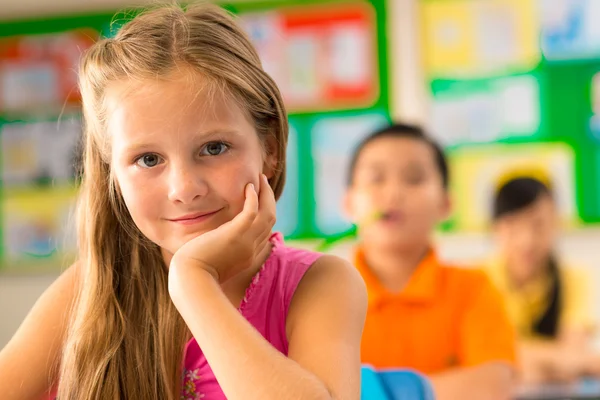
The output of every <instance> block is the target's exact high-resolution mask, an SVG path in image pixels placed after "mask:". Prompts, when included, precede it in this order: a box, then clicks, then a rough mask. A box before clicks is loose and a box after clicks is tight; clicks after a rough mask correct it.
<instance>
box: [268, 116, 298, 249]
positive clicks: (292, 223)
mask: <svg viewBox="0 0 600 400" xmlns="http://www.w3.org/2000/svg"><path fill="white" fill-rule="evenodd" d="M298 151H299V149H298V131H297V129H296V128H295V126H294V125H293V123H292V121H290V132H289V136H288V146H287V154H286V182H285V187H284V189H283V193H282V195H281V198H280V199H279V201H278V202H277V223H276V224H275V228H274V230H275V231H278V232H281V233H282V234H283V235H284V236H286V237H287V236H292V235H294V233H295V232H296V229H297V227H298V213H299V207H298V202H299V201H300V199H299V195H300V187H299V185H300V176H299V165H298Z"/></svg>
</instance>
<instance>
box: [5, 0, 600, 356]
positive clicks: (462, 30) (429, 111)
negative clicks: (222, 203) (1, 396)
mask: <svg viewBox="0 0 600 400" xmlns="http://www.w3.org/2000/svg"><path fill="white" fill-rule="evenodd" d="M151 3H152V2H151V1H142V0H137V1H133V0H130V1H128V0H86V1H85V2H83V1H80V0H53V1H51V2H40V1H38V0H0V177H1V185H0V347H2V346H3V345H4V344H5V343H6V342H7V341H8V340H9V338H10V336H11V335H12V334H13V333H14V331H15V330H16V328H17V326H18V325H19V323H20V322H21V320H22V319H23V317H24V316H25V314H26V313H27V311H28V310H29V308H30V307H31V305H32V304H33V303H34V301H35V300H36V298H37V297H38V296H39V295H40V294H41V292H42V291H43V290H44V289H45V288H46V287H47V286H48V285H49V284H50V282H52V281H53V280H54V279H55V278H56V276H58V274H59V273H60V271H61V270H62V269H63V268H65V267H66V266H67V265H69V263H71V262H72V261H73V259H74V257H75V253H76V242H75V238H74V234H73V228H74V220H73V215H72V208H73V204H74V201H75V198H76V194H77V186H76V182H75V181H74V176H75V172H76V170H77V163H78V148H79V147H78V145H79V138H80V135H81V119H80V110H79V96H78V92H77V88H76V78H77V72H76V71H77V64H78V59H79V57H80V54H81V52H82V51H84V50H85V49H86V48H87V47H88V46H90V45H91V44H92V43H93V42H94V41H95V40H96V39H97V38H98V37H101V36H110V35H113V34H114V33H115V32H116V31H117V30H118V28H119V26H120V25H121V24H122V23H123V22H124V21H126V20H127V18H128V17H130V16H131V13H130V12H123V11H122V10H123V9H124V8H126V7H132V6H137V5H144V4H151ZM224 5H225V6H226V7H227V8H228V9H230V10H231V11H233V12H234V13H236V14H238V15H240V17H241V20H242V23H243V25H244V27H245V28H246V30H247V32H248V33H249V34H250V36H251V37H252V39H253V41H254V43H255V44H256V47H257V49H258V51H259V53H260V55H261V58H262V60H263V64H264V67H265V69H266V70H267V71H268V72H269V73H270V74H271V75H272V76H273V77H274V79H275V80H276V81H277V82H278V84H279V85H280V88H281V90H282V92H283V94H284V97H285V100H286V102H287V106H288V109H289V114H290V126H291V128H290V143H289V148H288V152H289V155H288V168H289V169H288V183H287V186H286V190H285V192H284V196H283V198H282V199H281V201H280V202H279V204H278V208H279V209H278V218H279V219H278V222H277V229H278V230H280V231H282V232H283V233H284V234H285V235H286V237H287V238H288V240H290V241H292V242H295V244H296V245H300V246H305V247H309V248H310V247H313V248H314V247H316V246H318V245H319V244H320V243H321V242H322V241H323V240H324V239H327V238H330V239H331V238H335V237H338V236H340V235H342V236H344V235H345V234H346V233H351V232H352V229H353V228H352V225H351V223H350V222H349V221H348V220H347V218H346V217H345V215H344V213H343V211H342V207H341V197H342V194H343V190H344V185H345V172H346V167H347V163H348V161H349V160H348V155H349V154H350V152H351V150H352V148H353V146H354V145H355V144H356V143H357V142H358V141H359V140H360V139H361V138H362V137H363V136H364V135H366V134H368V133H370V132H371V131H372V130H373V129H375V128H377V127H379V126H382V125H384V124H386V123H387V122H388V121H390V120H391V119H393V120H402V121H405V122H410V123H417V124H422V125H424V126H425V127H426V128H427V129H428V130H429V131H430V133H431V134H432V135H433V136H434V137H435V138H436V139H437V140H439V141H440V143H442V144H443V145H444V147H445V148H446V149H447V151H448V156H449V158H450V161H451V173H452V183H451V190H452V196H453V207H454V211H453V214H452V216H451V218H450V219H449V220H448V221H447V222H446V223H445V224H444V225H443V226H442V227H440V230H439V238H438V243H439V246H440V250H441V251H440V253H441V256H442V257H443V258H446V259H448V260H456V261H460V262H468V263H470V264H472V265H476V264H477V263H478V262H479V261H480V260H482V259H484V258H485V257H487V256H488V255H489V252H490V251H491V245H490V235H489V212H490V205H491V196H492V194H493V192H494V190H495V189H496V188H497V186H498V184H499V182H502V181H503V180H504V179H506V177H507V176H508V174H511V173H514V172H515V171H518V172H520V173H528V174H532V175H534V176H538V177H543V178H544V179H548V180H550V181H552V183H553V185H554V190H555V192H556V197H557V201H558V205H559V209H560V213H561V219H562V222H563V226H564V235H563V236H562V238H561V241H560V243H559V249H560V250H561V251H562V255H563V257H564V258H565V259H568V260H569V261H570V264H574V265H578V266H579V265H581V266H584V267H586V268H587V269H589V270H591V271H593V272H594V275H593V276H594V283H595V284H596V285H598V286H599V287H600V275H599V274H598V273H597V271H598V268H599V267H600V265H599V264H600V261H599V260H598V257H597V254H598V252H597V251H596V249H597V247H598V243H600V225H599V224H598V223H599V222H600V25H599V24H598V23H597V21H598V20H600V1H598V0H486V1H469V0H370V1H361V0H332V1H327V0H320V1H306V0H290V1H284V0H266V1H265V0H260V1H232V2H229V3H227V4H224ZM594 26H596V28H594ZM350 246H351V240H350V241H342V242H340V244H338V245H335V246H333V247H332V248H331V251H333V252H335V253H337V254H340V255H342V256H345V255H347V254H348V250H349V248H350ZM570 264H569V265H570ZM595 315H596V316H597V317H598V319H600V312H598V311H595Z"/></svg>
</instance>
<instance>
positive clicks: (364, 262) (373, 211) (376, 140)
mask: <svg viewBox="0 0 600 400" xmlns="http://www.w3.org/2000/svg"><path fill="white" fill-rule="evenodd" d="M448 182H449V173H448V166H447V162H446V158H445V156H444V153H443V151H442V150H441V149H440V147H439V146H438V145H437V144H436V143H435V142H434V141H433V140H432V139H430V138H429V137H428V136H427V135H426V134H425V133H424V132H423V130H422V129H421V128H419V127H416V126H411V125H401V124H396V125H392V126H389V127H386V128H384V129H382V130H380V131H377V132H374V133H373V134H371V135H370V136H369V137H367V138H366V139H365V140H364V141H363V142H362V143H360V144H359V146H358V148H357V149H356V151H355V154H354V157H353V159H352V162H351V164H350V170H349V176H348V189H347V194H346V202H345V203H346V204H345V206H346V210H347V213H348V215H349V216H350V217H351V218H352V219H353V220H354V222H355V223H356V225H357V226H358V235H359V239H360V244H359V246H358V248H357V250H356V254H355V260H354V261H355V265H356V267H357V268H358V270H359V271H360V272H361V274H362V276H363V279H364V280H365V282H366V284H367V291H368V311H367V320H366V324H365V330H364V334H363V340H362V344H361V358H362V361H363V362H364V363H368V364H372V365H373V366H375V367H376V368H412V369H415V370H417V371H420V372H422V373H424V374H427V375H428V376H429V377H430V378H431V382H432V384H433V388H434V391H435V394H436V398H437V399H438V400H454V399H461V400H469V399H473V400H480V399H508V398H509V397H510V388H511V381H512V376H511V375H512V364H513V361H514V353H515V348H514V346H515V342H514V332H513V328H512V326H511V325H510V322H509V320H508V317H507V316H506V314H505V311H504V308H503V306H502V299H501V297H500V295H499V293H498V292H497V291H496V290H494V288H493V286H492V284H491V283H490V282H489V281H488V279H487V277H486V276H485V274H484V273H482V272H481V271H476V270H473V269H471V270H469V269H465V268H458V267H455V266H450V265H448V264H447V263H446V262H444V261H442V260H441V259H440V258H438V257H437V254H436V252H435V246H433V234H434V230H435V227H436V225H437V224H438V223H439V222H440V221H442V220H443V219H444V218H446V216H447V214H448V213H449V210H450V199H449V194H448V190H447V189H448Z"/></svg>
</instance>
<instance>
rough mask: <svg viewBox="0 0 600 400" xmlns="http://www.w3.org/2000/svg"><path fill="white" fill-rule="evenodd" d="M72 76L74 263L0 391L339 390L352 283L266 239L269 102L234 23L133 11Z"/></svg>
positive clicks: (277, 128) (344, 395)
mask: <svg viewBox="0 0 600 400" xmlns="http://www.w3.org/2000/svg"><path fill="white" fill-rule="evenodd" d="M80 86H81V92H82V97H83V110H84V117H85V121H86V133H85V150H84V164H83V181H82V187H81V199H80V204H79V220H78V224H79V226H78V228H79V240H80V242H79V246H80V258H79V261H78V262H77V263H76V264H75V265H73V266H72V267H71V268H69V269H68V270H67V271H66V272H65V273H64V274H63V275H62V276H61V277H60V278H59V279H58V280H57V281H56V282H55V283H54V284H53V285H52V286H51V287H50V288H49V289H48V290H47V291H46V293H45V294H44V295H43V296H42V297H41V299H40V300H39V301H38V303H37V304H36V306H35V307H34V308H33V309H32V311H31V312H30V315H29V316H28V317H27V319H26V320H25V322H24V323H23V325H22V326H21V327H20V329H19V331H18V332H17V334H16V335H15V337H14V338H13V339H12V341H11V342H10V343H9V344H8V345H7V347H6V348H5V349H4V350H3V351H2V353H0V397H1V398H2V399H4V400H13V399H40V398H42V397H44V395H45V394H46V395H48V394H49V392H53V391H54V390H53V388H54V387H56V388H57V391H58V398H59V399H61V400H70V399H77V400H80V399H160V400H162V399H171V400H174V399H186V400H187V399H200V398H202V399H225V398H228V399H278V400H279V399H332V398H335V399H357V398H358V397H359V394H360V390H359V376H360V355H359V348H360V337H361V333H362V325H363V322H364V317H365V312H366V310H365V308H366V293H365V288H364V284H363V283H362V281H361V279H360V276H359V275H358V274H357V273H356V272H355V271H354V270H353V268H351V267H350V266H349V265H347V264H346V263H345V262H344V261H342V260H340V259H338V258H334V257H330V256H320V255H318V254H316V253H311V252H306V251H301V250H295V249H292V248H288V247H286V246H285V245H284V244H283V242H282V239H281V236H280V235H278V234H275V235H272V234H271V229H272V227H273V224H274V222H275V199H276V198H278V197H279V196H280V195H281V192H282V189H283V183H284V180H285V149H286V139H287V132H288V127H287V120H286V113H285V109H284V106H283V102H282V99H281V96H280V93H279V91H278V89H277V87H276V86H275V84H274V83H273V81H272V80H271V78H270V77H269V76H268V75H267V74H266V73H265V72H264V71H263V69H262V68H261V65H260V61H259V59H258V56H257V54H256V52H255V50H254V49H253V48H252V46H251V44H250V42H249V40H248V38H247V37H246V35H245V34H244V33H243V32H242V31H241V30H240V28H239V27H238V25H237V24H236V23H235V22H234V20H233V19H232V18H231V17H230V16H229V15H228V14H226V13H225V12H224V11H222V10H221V9H219V8H218V7H216V6H210V5H199V6H194V7H190V8H188V9H187V11H184V10H182V9H180V8H178V7H176V6H173V7H166V8H160V9H157V10H154V11H151V12H147V13H145V14H143V15H140V16H138V17H136V18H135V19H134V20H133V21H132V22H130V23H128V24H127V25H126V26H124V27H123V28H122V30H121V31H120V32H119V34H118V36H117V37H116V38H115V39H106V40H102V41H100V42H98V43H97V44H96V45H95V46H93V48H91V49H90V50H89V51H88V52H87V54H85V56H84V57H83V60H82V62H81V70H80Z"/></svg>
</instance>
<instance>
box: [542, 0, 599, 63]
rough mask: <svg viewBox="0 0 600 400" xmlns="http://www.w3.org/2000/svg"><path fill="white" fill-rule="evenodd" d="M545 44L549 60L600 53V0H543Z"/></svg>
mask: <svg viewBox="0 0 600 400" xmlns="http://www.w3.org/2000/svg"><path fill="white" fill-rule="evenodd" d="M539 5H540V14H541V47H542V53H543V54H544V57H545V58H546V59H548V60H572V59H582V58H598V57H600V24H598V20H599V19H600V2H598V1H597V0H539Z"/></svg>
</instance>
